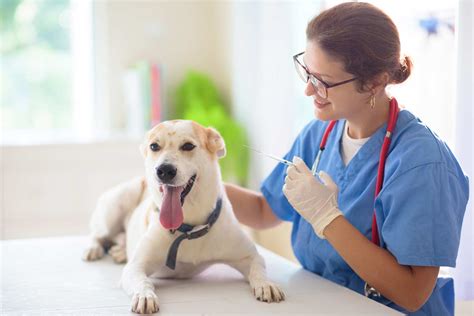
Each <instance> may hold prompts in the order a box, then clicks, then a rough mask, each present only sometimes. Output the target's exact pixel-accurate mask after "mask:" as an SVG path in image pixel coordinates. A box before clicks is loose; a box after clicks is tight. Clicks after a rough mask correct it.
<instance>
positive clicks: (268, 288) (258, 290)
mask: <svg viewBox="0 0 474 316" xmlns="http://www.w3.org/2000/svg"><path fill="white" fill-rule="evenodd" d="M252 290H253V295H254V296H255V298H256V299H257V300H259V301H262V302H267V303H272V302H276V303H278V302H280V301H283V300H285V293H283V291H282V290H281V289H280V288H279V287H278V286H277V285H275V284H273V283H271V282H268V281H262V282H258V283H256V284H254V285H253V286H252Z"/></svg>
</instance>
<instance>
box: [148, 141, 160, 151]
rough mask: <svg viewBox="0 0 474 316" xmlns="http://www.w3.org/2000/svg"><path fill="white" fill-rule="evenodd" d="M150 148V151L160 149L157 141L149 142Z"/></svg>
mask: <svg viewBox="0 0 474 316" xmlns="http://www.w3.org/2000/svg"><path fill="white" fill-rule="evenodd" d="M150 149H151V150H152V151H158V150H160V149H161V148H160V145H158V144H157V143H151V144H150Z"/></svg>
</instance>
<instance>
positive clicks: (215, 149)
mask: <svg viewBox="0 0 474 316" xmlns="http://www.w3.org/2000/svg"><path fill="white" fill-rule="evenodd" d="M206 135H207V150H209V151H210V152H211V153H213V154H214V153H215V154H216V155H217V158H222V157H224V156H225V154H226V150H225V143H224V139H223V138H222V136H221V134H219V132H218V131H217V130H215V129H214V128H212V127H208V128H207V129H206Z"/></svg>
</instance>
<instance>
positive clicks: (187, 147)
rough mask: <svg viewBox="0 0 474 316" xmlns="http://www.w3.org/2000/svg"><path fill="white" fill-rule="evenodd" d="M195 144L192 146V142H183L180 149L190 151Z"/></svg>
mask: <svg viewBox="0 0 474 316" xmlns="http://www.w3.org/2000/svg"><path fill="white" fill-rule="evenodd" d="M195 147H196V146H194V145H193V144H191V143H185V144H184V145H183V146H181V150H184V151H191V150H193V149H194V148H195Z"/></svg>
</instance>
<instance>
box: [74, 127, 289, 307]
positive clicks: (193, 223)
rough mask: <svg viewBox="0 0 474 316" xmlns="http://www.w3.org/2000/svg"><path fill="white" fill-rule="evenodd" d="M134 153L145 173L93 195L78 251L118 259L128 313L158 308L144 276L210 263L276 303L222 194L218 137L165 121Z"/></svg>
mask: <svg viewBox="0 0 474 316" xmlns="http://www.w3.org/2000/svg"><path fill="white" fill-rule="evenodd" d="M140 150H141V153H142V155H143V157H144V160H145V174H146V176H145V177H143V178H136V179H133V180H131V181H129V182H127V183H123V184H121V185H119V186H117V187H115V188H113V189H111V190H109V191H107V192H105V193H104V194H103V195H102V196H101V197H100V198H99V200H98V203H97V207H96V209H95V211H94V213H93V215H92V218H91V222H90V228H91V235H90V245H89V246H88V248H87V249H86V250H85V252H84V255H83V259H84V260H86V261H93V260H98V259H100V258H101V257H103V256H104V254H105V253H106V252H108V253H109V254H110V255H111V256H112V257H113V259H114V261H115V262H117V263H124V262H126V265H125V267H124V269H123V273H122V278H121V285H122V287H123V289H124V290H125V292H126V293H127V294H128V295H130V296H131V297H132V303H131V310H132V311H133V312H135V313H155V312H157V311H158V310H159V301H158V298H157V295H156V293H155V286H154V285H153V282H152V277H157V278H191V277H193V276H194V275H197V274H198V273H200V272H202V271H203V270H205V269H206V268H207V267H209V266H210V265H211V264H213V263H225V264H228V265H229V266H231V267H233V268H235V269H236V270H238V271H239V272H240V273H242V275H243V276H244V278H245V279H246V280H247V281H248V282H249V284H250V287H251V290H252V292H253V295H254V296H255V297H256V299H257V300H260V301H264V302H280V301H282V300H284V299H285V294H284V293H283V291H282V290H281V289H280V288H279V287H278V286H277V285H275V284H274V283H272V282H270V281H269V280H268V278H267V276H266V268H265V262H264V260H263V258H262V256H261V255H260V254H259V253H258V252H257V249H256V247H255V244H254V243H253V242H252V241H251V240H250V238H249V237H248V236H247V235H246V234H245V232H244V231H243V230H242V229H241V227H240V226H239V224H238V222H237V220H236V218H235V215H234V213H233V211H232V206H231V204H230V201H229V199H228V197H227V196H226V192H225V189H224V185H223V182H222V180H221V173H220V169H219V164H218V160H219V159H220V158H222V157H224V156H225V154H226V149H225V144H224V140H223V138H222V137H221V135H220V134H219V133H218V132H217V131H216V130H215V129H213V128H212V127H208V128H205V127H203V126H201V125H199V124H198V123H196V122H193V121H186V120H174V121H165V122H162V123H160V124H158V125H156V126H155V127H154V128H152V129H151V130H150V131H149V132H148V133H147V134H146V137H145V141H144V143H143V144H142V145H141V146H140Z"/></svg>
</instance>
